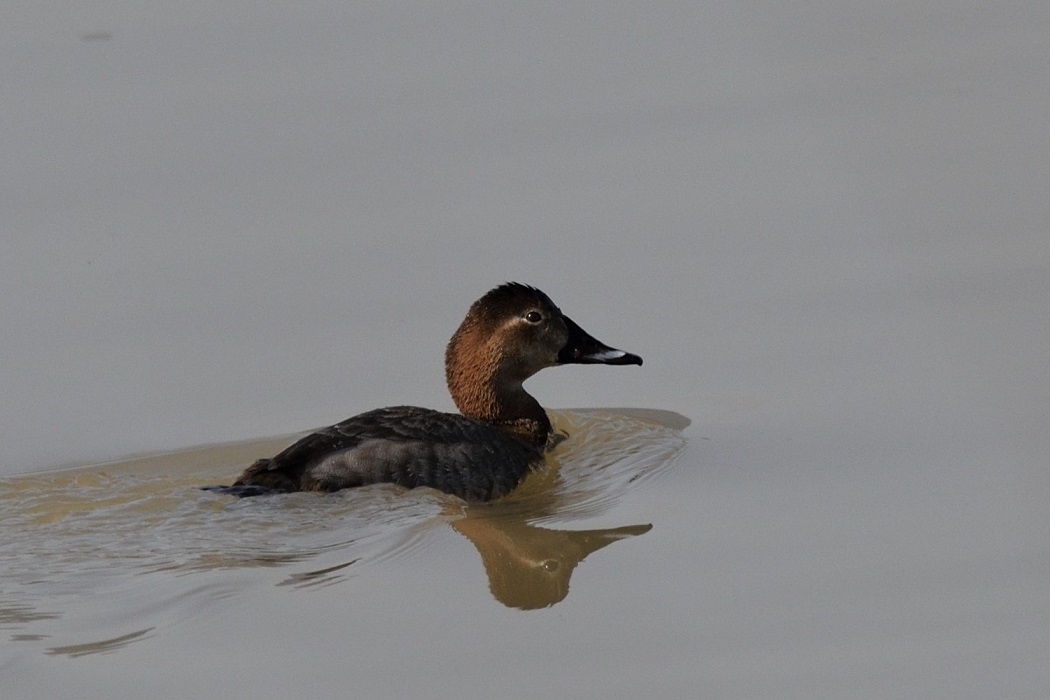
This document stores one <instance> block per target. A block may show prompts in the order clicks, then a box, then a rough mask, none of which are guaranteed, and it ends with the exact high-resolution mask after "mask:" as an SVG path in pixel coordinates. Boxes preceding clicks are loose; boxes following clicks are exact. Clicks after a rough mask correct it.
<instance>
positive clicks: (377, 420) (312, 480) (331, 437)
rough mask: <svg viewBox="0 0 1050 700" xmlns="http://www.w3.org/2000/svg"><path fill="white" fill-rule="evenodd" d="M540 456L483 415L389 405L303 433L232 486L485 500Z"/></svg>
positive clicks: (515, 481) (499, 492)
mask: <svg viewBox="0 0 1050 700" xmlns="http://www.w3.org/2000/svg"><path fill="white" fill-rule="evenodd" d="M541 457H542V450H540V449H537V448H535V447H532V446H531V445H528V444H527V443H525V442H523V441H521V440H517V439H515V438H513V437H511V436H510V435H508V434H506V433H504V432H503V431H501V430H499V429H497V428H495V427H493V426H492V425H490V424H488V423H486V422H484V421H480V420H476V419H473V418H468V417H466V416H462V415H458V414H454V413H442V412H439V411H433V410H430V409H426V408H418V407H415V406H394V407H391V408H380V409H377V410H374V411H369V412H367V413H362V414H360V415H357V416H354V417H353V418H348V419H347V420H345V421H343V422H341V423H336V424H335V425H333V426H330V427H327V428H324V429H322V430H319V431H317V432H315V433H312V434H310V435H307V436H306V437H304V438H302V439H301V440H299V441H298V442H296V443H294V444H293V445H291V446H289V447H288V448H286V449H285V450H284V451H282V452H280V453H279V454H278V455H277V456H275V457H273V458H272V459H260V460H259V461H257V462H256V463H255V464H253V465H252V466H250V467H249V468H248V469H247V470H245V472H244V473H243V474H242V475H241V476H240V478H238V479H237V481H236V482H235V486H262V487H265V488H269V489H276V490H281V491H336V490H339V489H344V488H349V487H354V486H364V485H366V484H374V483H381V482H389V483H395V484H400V485H402V486H407V487H409V488H414V487H417V486H431V487H433V488H436V489H439V490H441V491H445V492H446V493H451V494H454V495H456V496H460V497H461V498H465V499H468V500H491V499H493V498H498V497H499V496H502V495H503V494H505V493H508V492H509V491H510V490H511V489H513V488H514V487H515V486H517V485H518V483H519V482H520V481H521V480H522V479H523V478H524V477H525V474H526V473H527V472H528V470H529V468H530V466H531V465H532V464H533V463H534V462H535V461H537V460H539V459H540V458H541Z"/></svg>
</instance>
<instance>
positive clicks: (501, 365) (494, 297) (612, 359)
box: [445, 282, 642, 417]
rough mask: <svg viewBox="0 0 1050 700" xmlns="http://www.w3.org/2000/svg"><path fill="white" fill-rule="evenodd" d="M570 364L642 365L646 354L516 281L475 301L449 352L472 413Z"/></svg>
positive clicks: (453, 379)
mask: <svg viewBox="0 0 1050 700" xmlns="http://www.w3.org/2000/svg"><path fill="white" fill-rule="evenodd" d="M565 364H605V365H640V364H642V358H640V357H639V356H637V355H632V354H631V353H628V352H624V351H623V350H617V349H616V348H612V347H609V346H608V345H605V344H604V343H602V342H600V341H599V340H597V339H595V338H594V337H593V336H591V335H590V334H589V333H587V331H585V330H583V329H582V328H581V327H580V326H579V325H577V324H576V322H574V321H573V320H572V319H571V318H569V317H568V316H566V315H565V314H563V313H562V312H561V309H559V308H558V307H557V306H556V305H555V304H554V302H553V301H551V299H550V297H548V296H547V295H546V294H544V293H543V292H541V291H540V290H538V289H536V288H534V287H529V286H527V285H524V284H518V283H516V282H511V283H507V284H504V285H501V286H499V287H496V288H495V289H493V290H492V291H490V292H489V293H488V294H486V295H485V296H483V297H481V298H480V299H478V300H477V301H475V302H474V304H473V305H471V307H470V311H468V312H467V317H466V318H465V319H463V323H461V324H460V326H459V328H458V329H457V330H456V332H455V334H454V335H453V336H452V340H450V341H449V344H448V348H447V350H446V352H445V375H446V378H447V380H448V386H449V391H450V392H451V393H452V398H453V400H454V401H455V402H456V405H457V406H458V407H459V409H460V411H462V412H463V413H465V414H467V415H479V414H480V413H484V411H482V410H481V404H484V403H485V402H486V401H488V402H495V403H497V404H500V403H502V402H504V400H505V401H511V400H513V399H514V398H516V396H517V394H516V392H520V393H521V394H524V391H523V390H522V389H521V383H522V382H524V381H525V380H526V379H528V378H529V377H531V376H532V375H534V374H535V373H536V372H539V371H540V370H541V369H544V368H545V367H554V366H557V365H565ZM524 396H525V397H528V395H527V394H524ZM528 398H529V399H531V397H528ZM481 417H487V416H483V415H482V416H481Z"/></svg>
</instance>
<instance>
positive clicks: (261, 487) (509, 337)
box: [218, 283, 642, 501]
mask: <svg viewBox="0 0 1050 700" xmlns="http://www.w3.org/2000/svg"><path fill="white" fill-rule="evenodd" d="M562 364H614V365H623V364H637V365H640V364H642V359H641V358H640V357H638V356H637V355H632V354H630V353H626V352H624V351H622V350H616V349H615V348H611V347H609V346H607V345H604V344H603V343H601V342H599V341H598V340H595V339H594V338H593V337H592V336H591V335H589V334H588V333H587V332H586V331H584V330H583V329H582V328H580V327H579V326H578V325H576V323H575V322H573V321H572V320H571V319H569V318H568V317H567V316H565V315H564V314H562V313H561V310H560V309H558V307H557V306H555V304H554V302H552V301H551V300H550V298H549V297H548V296H547V295H546V294H544V293H543V292H541V291H539V290H538V289H535V288H533V287H529V286H526V285H523V284H517V283H508V284H504V285H501V286H499V287H496V288H495V289H493V290H492V291H490V292H488V293H487V294H486V295H485V296H483V297H481V298H480V299H478V300H477V301H476V302H474V304H473V305H472V306H471V307H470V311H469V312H468V313H467V316H466V318H465V319H464V320H463V323H462V324H460V326H459V328H458V329H457V330H456V332H455V334H454V335H453V336H452V339H451V340H450V341H449V344H448V347H447V349H446V352H445V376H446V380H447V382H448V387H449V392H450V393H451V394H452V399H453V401H454V402H455V403H456V407H457V408H459V410H460V411H461V414H455V413H442V412H440V411H434V410H431V409H427V408H418V407H415V406H393V407H389V408H380V409H376V410H373V411H368V412H366V413H362V414H360V415H357V416H354V417H352V418H348V419H346V420H344V421H342V422H341V423H336V424H335V425H332V426H329V427H327V428H323V429H321V430H318V431H316V432H314V433H311V434H310V435H307V436H305V437H303V438H301V439H300V440H298V441H297V442H295V443H294V444H292V445H290V446H289V447H287V448H285V449H284V450H283V451H281V452H280V453H278V454H277V455H276V456H274V457H272V458H268V459H260V460H258V461H256V462H255V463H254V464H252V465H251V466H250V467H248V468H247V469H246V470H245V471H244V473H242V474H241V475H240V477H238V479H237V481H235V482H234V485H233V486H232V487H220V489H218V490H226V491H229V492H230V493H234V494H236V495H241V496H246V495H257V494H260V493H266V492H270V491H336V490H339V489H344V488H351V487H355V486H364V485H366V484H374V483H384V482H385V483H395V484H400V485H402V486H406V487H409V488H415V487H418V486H429V487H432V488H436V489H439V490H441V491H444V492H446V493H450V494H453V495H456V496H459V497H461V498H464V499H467V500H471V501H488V500H492V499H495V498H499V497H500V496H503V495H505V494H507V493H509V492H510V491H511V490H513V488H514V487H515V486H517V485H518V483H520V482H521V480H522V479H523V478H524V477H525V475H526V474H528V472H529V470H530V469H531V468H532V467H533V466H534V465H536V464H537V463H539V462H542V460H543V455H544V451H545V449H546V446H547V443H548V439H549V437H550V433H551V424H550V420H549V419H548V417H547V414H546V412H544V410H543V408H542V407H541V406H540V404H539V402H537V401H536V399H535V398H533V397H532V396H531V395H530V394H529V393H528V392H526V391H525V389H524V388H523V387H522V383H523V382H524V381H525V380H526V379H528V378H529V377H531V376H532V375H533V374H535V373H536V372H538V371H539V370H541V369H543V368H545V367H553V366H557V365H562Z"/></svg>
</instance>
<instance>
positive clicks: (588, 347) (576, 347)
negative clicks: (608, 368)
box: [558, 316, 642, 365]
mask: <svg viewBox="0 0 1050 700" xmlns="http://www.w3.org/2000/svg"><path fill="white" fill-rule="evenodd" d="M562 319H563V320H564V321H565V326H566V327H567V328H568V329H569V340H568V342H566V343H565V347H563V348H562V349H561V350H560V351H558V362H560V363H562V364H580V365H640V364H642V358H640V357H638V356H637V355H632V354H631V353H629V352H624V351H623V350H617V349H616V348H610V347H609V346H608V345H606V344H605V343H603V342H601V341H600V340H597V339H596V338H594V337H592V336H591V335H590V334H589V333H588V332H587V331H585V330H583V329H582V328H580V327H579V326H578V325H576V322H575V321H573V320H572V319H571V318H569V317H568V316H562Z"/></svg>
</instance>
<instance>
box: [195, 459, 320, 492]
mask: <svg viewBox="0 0 1050 700" xmlns="http://www.w3.org/2000/svg"><path fill="white" fill-rule="evenodd" d="M201 489H202V490H204V491H211V492H212V493H222V494H226V495H228V496H237V497H239V498H245V497H247V496H265V495H266V494H270V493H285V492H288V491H298V490H299V485H298V484H296V483H295V482H294V481H293V480H292V479H291V478H289V476H288V475H287V474H286V473H284V472H282V471H278V470H276V469H274V465H273V460H270V459H259V460H256V461H255V462H254V463H253V464H252V465H251V466H250V467H248V468H247V469H245V470H244V473H242V474H241V475H240V476H239V477H237V481H235V482H233V485H232V486H202V487H201Z"/></svg>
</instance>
